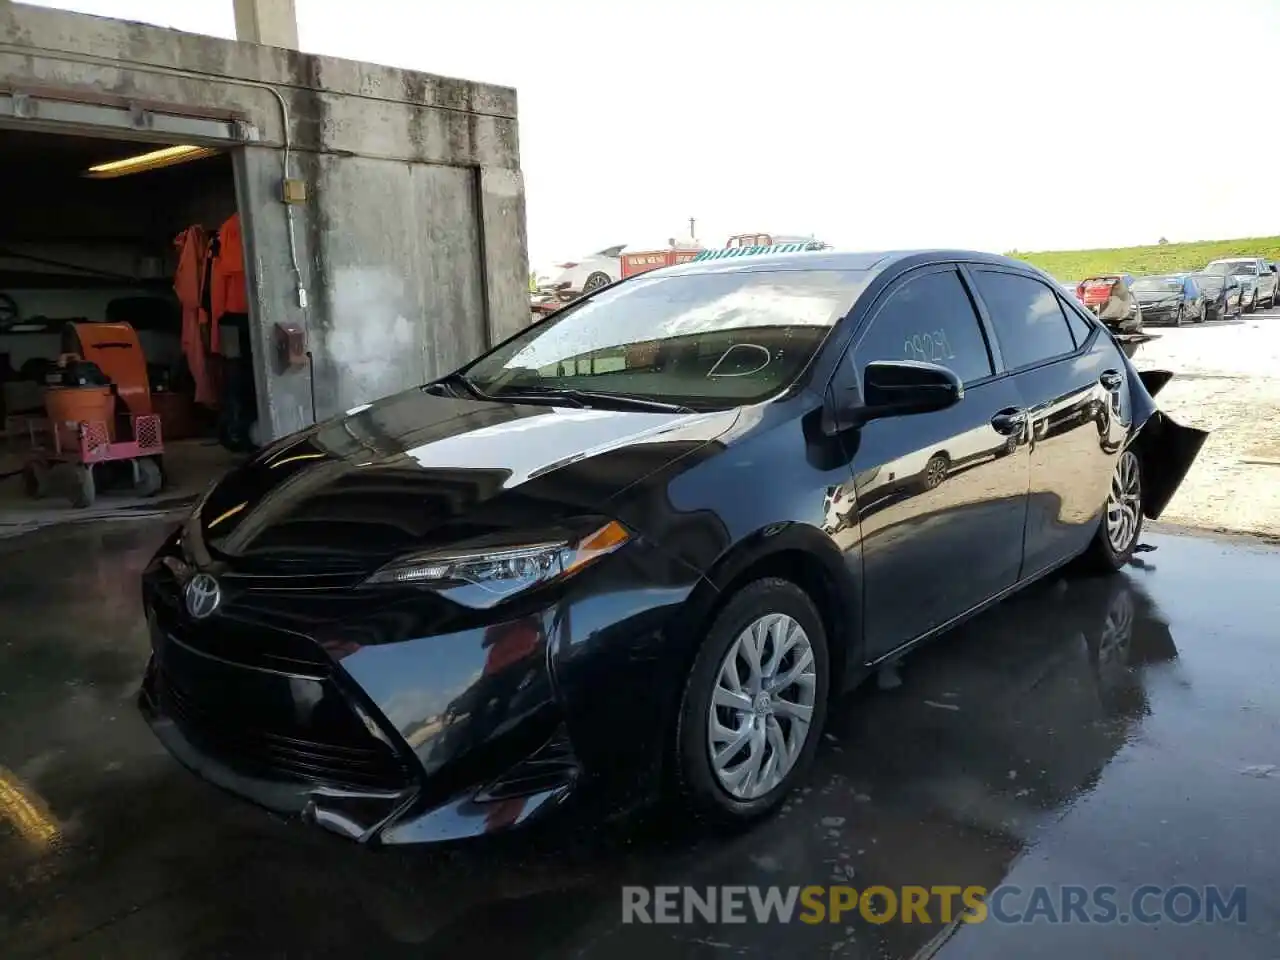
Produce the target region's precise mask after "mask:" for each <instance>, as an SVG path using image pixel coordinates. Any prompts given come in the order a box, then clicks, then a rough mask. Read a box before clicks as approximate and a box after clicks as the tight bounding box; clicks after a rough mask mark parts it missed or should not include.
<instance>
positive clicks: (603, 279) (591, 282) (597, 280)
mask: <svg viewBox="0 0 1280 960" xmlns="http://www.w3.org/2000/svg"><path fill="white" fill-rule="evenodd" d="M612 282H613V281H612V280H610V279H609V275H608V274H607V273H601V272H600V271H599V270H597V271H596V272H595V273H593V274H591V275H590V276H589V277H587V282H586V283H584V284H583V285H582V292H583V293H590V292H591V291H592V290H599V289H600V288H601V287H607V286H608V285H609V284H610V283H612Z"/></svg>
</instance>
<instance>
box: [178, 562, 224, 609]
mask: <svg viewBox="0 0 1280 960" xmlns="http://www.w3.org/2000/svg"><path fill="white" fill-rule="evenodd" d="M183 596H184V597H185V599H186V601H187V613H189V614H191V617H192V619H193V620H203V619H204V618H205V617H207V616H209V615H210V614H211V613H213V611H215V610H217V609H218V604H220V603H221V602H222V588H221V587H219V586H218V581H217V580H215V579H213V577H211V576H209V574H207V573H197V574H196V575H195V576H194V577H192V578H191V579H190V580H188V581H187V588H186V590H185V591H183Z"/></svg>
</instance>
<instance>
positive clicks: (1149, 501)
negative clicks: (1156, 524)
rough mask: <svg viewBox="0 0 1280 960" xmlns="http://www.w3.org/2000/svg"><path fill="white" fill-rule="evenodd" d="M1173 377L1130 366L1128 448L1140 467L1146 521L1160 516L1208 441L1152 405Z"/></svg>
mask: <svg viewBox="0 0 1280 960" xmlns="http://www.w3.org/2000/svg"><path fill="white" fill-rule="evenodd" d="M1173 376H1174V375H1173V374H1172V373H1170V372H1169V371H1167V370H1142V371H1138V370H1134V369H1133V368H1132V365H1130V383H1131V384H1136V386H1135V387H1134V388H1133V389H1132V394H1131V395H1132V400H1133V404H1134V419H1133V423H1134V429H1133V432H1132V433H1131V434H1130V441H1129V445H1130V447H1131V448H1132V449H1133V451H1134V452H1135V453H1136V454H1137V455H1138V462H1139V463H1140V464H1141V465H1142V485H1143V496H1142V512H1143V515H1144V516H1146V517H1147V518H1148V519H1150V520H1158V519H1159V518H1160V515H1161V514H1162V513H1164V511H1165V508H1166V507H1168V506H1169V501H1171V500H1172V499H1173V495H1174V494H1175V493H1177V491H1178V487H1179V486H1181V485H1182V481H1183V480H1185V479H1186V476H1187V473H1188V472H1190V470H1191V465H1192V464H1193V463H1195V459H1196V457H1197V456H1199V454H1200V448H1201V447H1203V446H1204V443H1205V441H1206V440H1207V439H1209V434H1208V432H1207V431H1205V430H1198V429H1196V428H1195V427H1184V426H1183V425H1182V424H1180V423H1178V422H1176V421H1175V420H1173V419H1172V418H1171V417H1169V415H1168V414H1166V413H1164V411H1162V410H1160V409H1159V408H1158V407H1157V406H1156V403H1155V397H1156V394H1158V393H1159V392H1160V391H1161V390H1162V389H1164V387H1165V385H1166V384H1167V383H1168V382H1169V381H1170V380H1172V379H1173Z"/></svg>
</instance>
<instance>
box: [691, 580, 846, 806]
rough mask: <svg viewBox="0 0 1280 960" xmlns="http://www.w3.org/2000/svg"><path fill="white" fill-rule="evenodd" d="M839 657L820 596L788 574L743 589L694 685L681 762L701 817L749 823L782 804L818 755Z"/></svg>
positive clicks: (704, 654) (709, 641) (703, 654)
mask: <svg viewBox="0 0 1280 960" xmlns="http://www.w3.org/2000/svg"><path fill="white" fill-rule="evenodd" d="M829 664H830V659H829V656H828V651H827V636H826V631H825V630H824V629H823V626H822V618H821V617H820V616H819V614H818V610H817V608H816V607H815V606H814V603H813V601H812V600H811V599H810V598H809V596H808V594H806V593H805V592H804V591H803V590H801V589H800V588H799V587H797V586H796V585H795V584H793V583H791V582H790V581H787V580H782V579H778V578H767V579H763V580H757V581H755V582H753V583H750V584H748V585H747V586H745V587H743V588H742V589H741V590H739V591H738V592H737V593H736V594H735V595H734V596H733V597H732V598H731V599H730V600H729V602H728V604H726V605H725V607H724V609H723V610H722V611H721V612H720V614H719V615H718V616H717V617H716V619H715V621H714V623H712V625H711V630H710V631H709V632H708V634H707V637H706V639H705V640H704V641H703V644H702V647H701V649H700V650H699V651H698V655H697V657H696V658H695V660H694V664H693V669H692V670H691V671H690V673H689V679H688V681H687V682H686V684H685V690H684V695H683V698H682V700H681V705H680V715H679V721H678V725H677V729H676V737H675V743H674V753H675V756H674V757H673V764H672V767H673V769H674V771H675V772H676V776H677V778H678V786H679V790H680V793H681V794H682V796H683V798H684V799H685V801H686V802H687V803H688V804H689V805H690V806H691V807H692V808H693V809H694V810H695V811H696V812H697V813H699V814H700V815H702V816H703V817H706V818H708V819H712V820H715V821H719V822H721V823H729V824H733V823H746V822H749V821H751V820H753V819H755V818H757V817H760V816H763V815H765V814H766V813H768V812H769V811H771V810H773V809H774V808H775V807H776V806H778V804H780V803H781V802H782V799H783V797H785V796H786V794H787V793H788V791H790V789H791V787H792V786H793V785H794V784H795V782H796V781H797V780H798V779H799V778H800V777H801V776H802V775H803V773H804V771H805V770H806V769H807V768H808V766H809V765H810V763H811V762H812V760H813V754H814V752H815V750H816V749H817V745H818V738H819V735H820V733H821V732H822V725H823V722H824V721H825V719H826V705H827V690H828V687H829V684H830V677H829Z"/></svg>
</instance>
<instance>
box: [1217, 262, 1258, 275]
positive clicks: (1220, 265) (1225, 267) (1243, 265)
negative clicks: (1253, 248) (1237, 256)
mask: <svg viewBox="0 0 1280 960" xmlns="http://www.w3.org/2000/svg"><path fill="white" fill-rule="evenodd" d="M1204 272H1205V273H1216V274H1218V275H1219V276H1223V277H1256V276H1257V275H1258V265H1257V264H1256V263H1254V262H1253V261H1252V260H1219V261H1218V262H1217V263H1211V264H1209V266H1207V267H1205V271H1204Z"/></svg>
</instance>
